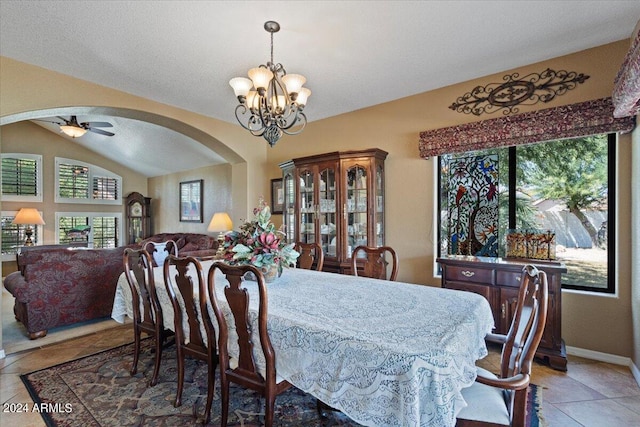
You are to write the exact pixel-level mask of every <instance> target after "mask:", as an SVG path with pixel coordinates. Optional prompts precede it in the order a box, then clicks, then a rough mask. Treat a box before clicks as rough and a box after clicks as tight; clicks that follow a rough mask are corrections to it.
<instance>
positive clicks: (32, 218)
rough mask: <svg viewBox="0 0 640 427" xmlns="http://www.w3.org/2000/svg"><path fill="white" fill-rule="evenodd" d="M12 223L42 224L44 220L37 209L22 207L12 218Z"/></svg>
mask: <svg viewBox="0 0 640 427" xmlns="http://www.w3.org/2000/svg"><path fill="white" fill-rule="evenodd" d="M13 224H25V225H44V220H43V219H42V216H41V215H40V212H38V210H37V209H34V208H22V209H20V211H18V213H17V214H16V216H15V218H13Z"/></svg>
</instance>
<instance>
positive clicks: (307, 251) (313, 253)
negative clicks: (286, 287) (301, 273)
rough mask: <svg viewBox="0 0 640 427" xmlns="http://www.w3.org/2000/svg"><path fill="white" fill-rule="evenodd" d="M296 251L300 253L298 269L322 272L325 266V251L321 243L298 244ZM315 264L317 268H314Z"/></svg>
mask: <svg viewBox="0 0 640 427" xmlns="http://www.w3.org/2000/svg"><path fill="white" fill-rule="evenodd" d="M295 250H296V251H297V252H299V253H300V256H299V257H298V267H300V268H304V269H307V270H317V271H322V267H323V265H324V251H323V250H322V246H320V244H319V243H302V242H296V245H295ZM314 264H315V268H313V266H314Z"/></svg>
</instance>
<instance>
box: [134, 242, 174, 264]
mask: <svg viewBox="0 0 640 427" xmlns="http://www.w3.org/2000/svg"><path fill="white" fill-rule="evenodd" d="M142 249H144V250H146V251H147V252H149V254H150V255H151V257H152V258H153V260H154V261H155V262H156V265H157V266H162V264H164V260H165V258H166V257H167V256H169V255H173V256H178V245H176V242H174V241H173V240H167V241H165V242H160V243H158V242H147V243H145V245H144V247H143V248H142Z"/></svg>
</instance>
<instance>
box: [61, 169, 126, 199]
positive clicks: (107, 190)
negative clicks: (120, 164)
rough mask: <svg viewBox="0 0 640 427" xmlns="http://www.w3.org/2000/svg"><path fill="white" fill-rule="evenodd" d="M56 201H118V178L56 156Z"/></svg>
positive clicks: (120, 187) (112, 174) (119, 178)
mask: <svg viewBox="0 0 640 427" xmlns="http://www.w3.org/2000/svg"><path fill="white" fill-rule="evenodd" d="M56 177H57V179H56V195H55V201H56V203H91V204H118V205H119V204H122V200H121V194H122V178H121V177H120V176H118V175H116V174H114V173H112V172H109V171H108V170H106V169H102V168H100V167H98V166H95V165H91V164H88V163H83V162H79V161H77V160H70V159H63V158H56Z"/></svg>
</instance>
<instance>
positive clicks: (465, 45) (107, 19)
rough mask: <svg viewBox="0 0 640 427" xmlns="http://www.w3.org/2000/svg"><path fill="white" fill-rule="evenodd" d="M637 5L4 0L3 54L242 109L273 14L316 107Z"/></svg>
mask: <svg viewBox="0 0 640 427" xmlns="http://www.w3.org/2000/svg"><path fill="white" fill-rule="evenodd" d="M639 18H640V1H615V0H612V1H561V0H555V1H553V0H548V1H317V2H316V1H313V2H310V1H298V2H295V1H283V2H273V1H260V2H258V1H251V2H249V1H241V2H240V1H236V2H231V1H137V2H134V1H113V0H112V1H100V2H98V1H95V2H85V1H6V0H2V1H1V2H0V54H2V55H3V56H7V57H10V58H13V59H16V60H19V61H23V62H27V63H30V64H34V65H38V66H41V67H44V68H47V69H51V70H55V71H58V72H61V73H64V74H68V75H71V76H74V77H78V78H81V79H84V80H88V81H91V82H95V83H98V84H101V85H104V86H108V87H112V88H115V89H118V90H122V91H125V92H129V93H132V94H135V95H139V96H142V97H145V98H148V99H152V100H155V101H158V102H162V103H165V104H169V105H173V106H176V107H180V108H184V109H186V110H190V111H194V112H197V113H200V114H203V115H206V116H210V117H214V118H217V119H220V120H224V121H228V122H235V118H234V116H233V110H234V107H235V104H236V100H235V98H234V96H233V91H232V90H231V88H230V87H229V85H228V81H229V79H231V78H232V77H235V76H241V75H245V73H246V71H247V70H248V69H249V68H252V67H255V66H257V65H259V64H261V63H265V62H266V61H267V60H268V59H269V34H268V33H266V32H265V31H264V29H263V24H264V22H265V21H266V20H275V21H278V22H279V23H280V25H281V27H282V29H281V31H280V32H278V33H276V34H275V37H274V59H275V62H280V63H282V64H283V65H284V66H285V67H286V69H287V71H288V72H293V73H299V74H303V75H305V76H306V77H307V84H306V86H307V87H309V88H310V89H311V91H312V95H311V97H310V99H309V103H308V106H307V108H306V109H305V111H306V113H307V116H308V117H309V120H310V121H314V120H319V119H322V118H326V117H331V116H334V115H338V114H342V113H345V112H349V111H354V110H357V109H360V108H364V107H367V106H371V105H375V104H379V103H382V102H387V101H391V100H394V99H398V98H402V97H405V96H409V95H413V94H416V93H421V92H426V91H429V90H433V89H436V88H440V87H443V86H447V85H450V84H454V83H458V82H462V81H466V80H470V79H473V78H477V77H481V76H485V75H488V74H492V73H497V72H500V71H504V70H508V69H511V68H516V67H518V66H522V65H527V64H531V63H534V62H538V61H542V60H545V59H549V58H553V57H557V56H560V55H565V54H568V53H572V52H576V51H580V50H583V49H587V48H590V47H594V46H599V45H602V44H606V43H609V42H613V41H617V40H621V39H624V38H628V37H629V35H630V34H631V31H632V30H633V28H634V26H635V24H636V22H637V21H638V19H639ZM469 64H473V66H472V67H470V66H469ZM81 119H82V120H86V119H84V118H81ZM96 119H97V120H100V121H104V120H106V121H109V119H108V118H105V117H100V118H96ZM141 129H142V128H141V127H136V126H132V127H129V126H127V127H126V132H127V133H128V132H129V131H133V132H139V131H140V130H141ZM115 132H116V134H117V135H116V136H115V137H112V142H113V141H116V140H119V139H120V138H123V137H125V136H127V135H125V129H120V130H118V129H116V130H115ZM174 136H175V135H174ZM83 138H86V137H83ZM172 138H173V136H172ZM135 139H136V140H139V138H135ZM160 139H162V138H160ZM112 145H115V144H112ZM157 147H158V146H156V148H157ZM156 151H157V152H158V153H159V154H162V150H161V149H160V150H156ZM183 152H184V151H183ZM119 154H123V153H119ZM125 154H126V153H125ZM194 154H195V156H196V157H200V154H201V153H199V152H195V153H194ZM127 156H128V155H125V156H124V157H123V156H120V157H119V158H120V159H121V161H122V162H123V163H125V164H127V163H128V164H131V162H132V161H134V162H135V161H137V160H138V159H136V158H130V157H127ZM136 169H140V167H136ZM145 171H146V172H145V173H146V174H147V175H149V176H153V175H157V174H162V173H165V171H160V170H155V171H154V170H153V168H152V167H149V168H148V170H146V169H145Z"/></svg>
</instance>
